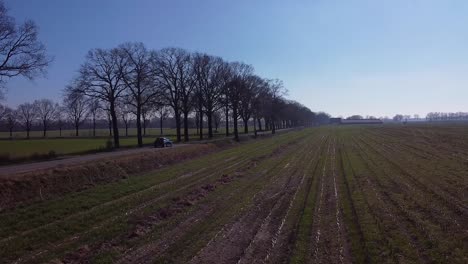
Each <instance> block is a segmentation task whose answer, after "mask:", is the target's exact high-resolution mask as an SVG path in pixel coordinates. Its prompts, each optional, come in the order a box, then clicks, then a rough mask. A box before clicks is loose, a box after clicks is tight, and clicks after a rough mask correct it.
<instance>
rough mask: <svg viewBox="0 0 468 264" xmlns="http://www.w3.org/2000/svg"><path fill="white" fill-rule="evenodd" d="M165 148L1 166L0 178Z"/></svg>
mask: <svg viewBox="0 0 468 264" xmlns="http://www.w3.org/2000/svg"><path fill="white" fill-rule="evenodd" d="M187 145H188V144H174V148H180V147H184V146H187ZM165 150H166V149H164V148H158V149H155V148H153V147H144V148H134V149H126V150H118V151H112V152H103V153H96V154H88V155H81V156H69V157H64V158H61V159H58V160H50V161H42V162H34V163H27V164H17V165H8V166H2V167H0V178H2V177H8V176H11V175H15V174H22V173H28V172H32V171H36V170H45V169H51V168H60V167H64V166H70V165H79V164H83V163H87V162H90V161H97V160H103V159H109V158H116V157H124V156H130V155H135V154H141V153H146V152H148V153H150V152H155V151H165Z"/></svg>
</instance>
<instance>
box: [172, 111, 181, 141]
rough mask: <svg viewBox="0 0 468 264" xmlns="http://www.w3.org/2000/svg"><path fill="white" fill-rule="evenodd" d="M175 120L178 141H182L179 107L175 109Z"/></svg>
mask: <svg viewBox="0 0 468 264" xmlns="http://www.w3.org/2000/svg"><path fill="white" fill-rule="evenodd" d="M174 115H175V121H176V134H177V142H180V141H182V136H181V134H180V127H181V124H180V112H179V109H174Z"/></svg>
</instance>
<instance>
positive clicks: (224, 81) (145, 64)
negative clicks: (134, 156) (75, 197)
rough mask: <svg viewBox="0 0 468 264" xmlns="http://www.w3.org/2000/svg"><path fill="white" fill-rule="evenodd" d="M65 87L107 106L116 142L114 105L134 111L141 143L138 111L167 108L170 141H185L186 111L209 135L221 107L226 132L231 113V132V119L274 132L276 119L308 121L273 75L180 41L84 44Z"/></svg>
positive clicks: (283, 123) (74, 96) (70, 94)
mask: <svg viewBox="0 0 468 264" xmlns="http://www.w3.org/2000/svg"><path fill="white" fill-rule="evenodd" d="M65 94H66V95H65V97H66V98H71V100H73V101H74V102H79V101H81V100H83V102H84V101H93V102H95V103H96V104H99V105H100V107H101V108H104V109H105V110H106V111H107V113H108V115H109V119H110V121H111V122H109V123H110V124H112V134H113V137H114V145H115V146H116V147H118V146H119V122H120V121H123V122H124V123H125V124H126V120H127V118H125V116H122V118H119V113H120V114H121V115H126V114H132V115H134V116H135V120H136V128H137V140H138V145H139V146H142V145H143V140H142V137H143V126H144V124H142V123H143V122H144V120H146V119H145V118H144V115H145V113H147V112H158V111H164V109H167V108H169V109H170V112H171V114H172V116H173V118H174V120H175V125H176V137H177V141H182V137H183V140H184V141H189V127H190V124H189V119H191V118H192V117H193V116H194V115H195V116H196V119H197V127H198V128H199V131H200V133H199V136H200V138H201V139H202V138H203V137H204V135H203V125H204V124H205V123H206V124H207V126H208V135H207V136H208V138H212V137H213V125H214V123H215V121H216V120H214V116H215V115H216V114H219V112H220V111H222V112H223V113H224V121H225V123H226V136H229V135H230V127H231V124H229V121H230V120H232V122H233V124H232V127H233V134H234V138H235V139H236V140H238V139H239V131H238V122H239V121H241V122H243V123H244V130H245V132H248V127H249V125H248V124H249V121H250V122H253V124H255V128H254V130H255V131H257V130H262V121H263V127H264V128H267V129H271V130H272V133H275V129H276V128H278V127H290V126H298V125H305V124H307V123H309V122H312V120H313V116H314V113H313V112H312V111H310V110H309V109H308V108H306V107H304V106H302V105H300V104H299V103H297V102H293V101H288V100H286V99H285V98H284V96H285V95H286V90H285V88H284V87H283V84H282V82H281V81H279V80H269V79H264V78H262V77H260V76H258V75H256V74H255V73H254V69H253V67H252V66H251V65H247V64H244V63H240V62H226V61H224V60H223V59H222V58H219V57H215V56H211V55H208V54H204V53H191V52H188V51H186V50H184V49H180V48H165V49H161V50H157V51H154V50H148V49H147V48H146V47H145V46H144V45H143V44H142V43H125V44H122V45H119V46H118V47H116V48H112V49H93V50H91V51H89V52H88V54H87V56H86V59H85V62H84V63H83V64H82V65H81V67H80V69H79V72H78V75H77V76H76V78H74V80H73V81H72V82H71V84H70V85H69V86H68V87H67V88H66V89H65ZM88 105H89V104H88ZM122 109H125V111H122ZM161 120H162V118H161Z"/></svg>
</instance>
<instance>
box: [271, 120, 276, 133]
mask: <svg viewBox="0 0 468 264" xmlns="http://www.w3.org/2000/svg"><path fill="white" fill-rule="evenodd" d="M271 133H272V134H275V133H276V124H275V121H274V120H273V119H271Z"/></svg>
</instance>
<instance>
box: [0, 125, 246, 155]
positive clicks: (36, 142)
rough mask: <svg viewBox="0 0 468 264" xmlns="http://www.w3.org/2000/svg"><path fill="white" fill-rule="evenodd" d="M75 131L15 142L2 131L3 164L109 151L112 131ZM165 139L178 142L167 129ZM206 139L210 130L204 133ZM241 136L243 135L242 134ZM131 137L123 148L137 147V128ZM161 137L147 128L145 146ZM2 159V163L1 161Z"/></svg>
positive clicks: (193, 136)
mask: <svg viewBox="0 0 468 264" xmlns="http://www.w3.org/2000/svg"><path fill="white" fill-rule="evenodd" d="M74 133H75V131H72V130H63V131H62V136H61V137H59V131H56V130H52V131H48V133H47V135H48V137H47V138H43V137H42V132H41V131H32V132H31V139H30V140H27V139H25V137H26V132H15V133H14V134H13V140H9V139H8V138H9V134H8V133H7V132H0V163H2V161H3V163H8V162H9V161H15V160H35V159H41V158H47V157H46V156H47V155H48V154H49V153H53V154H54V156H52V157H50V158H55V156H62V155H71V154H82V153H91V152H99V151H103V150H107V144H108V143H112V138H110V137H108V135H109V131H108V130H106V129H98V130H97V131H96V137H93V136H92V135H93V134H92V130H80V136H79V137H75V134H74ZM163 133H164V136H165V137H168V138H170V139H172V140H173V141H175V139H176V136H175V129H164V130H163ZM190 133H192V134H190V137H191V139H192V140H197V139H198V138H199V136H198V135H196V130H195V129H191V130H190ZM204 133H205V138H206V133H207V131H204ZM223 133H224V129H220V130H219V131H218V133H217V134H215V135H214V136H215V137H216V138H220V137H223V136H224V134H223ZM241 133H242V132H241ZM128 134H129V136H128V137H121V138H120V141H121V142H120V144H121V146H122V147H135V146H137V138H136V129H129V131H128ZM120 135H121V136H122V135H125V130H121V131H120ZM159 135H160V131H159V129H153V128H152V129H147V134H146V136H145V137H143V144H151V143H153V142H154V140H155V138H156V137H157V136H159ZM2 159H3V160H2Z"/></svg>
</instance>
